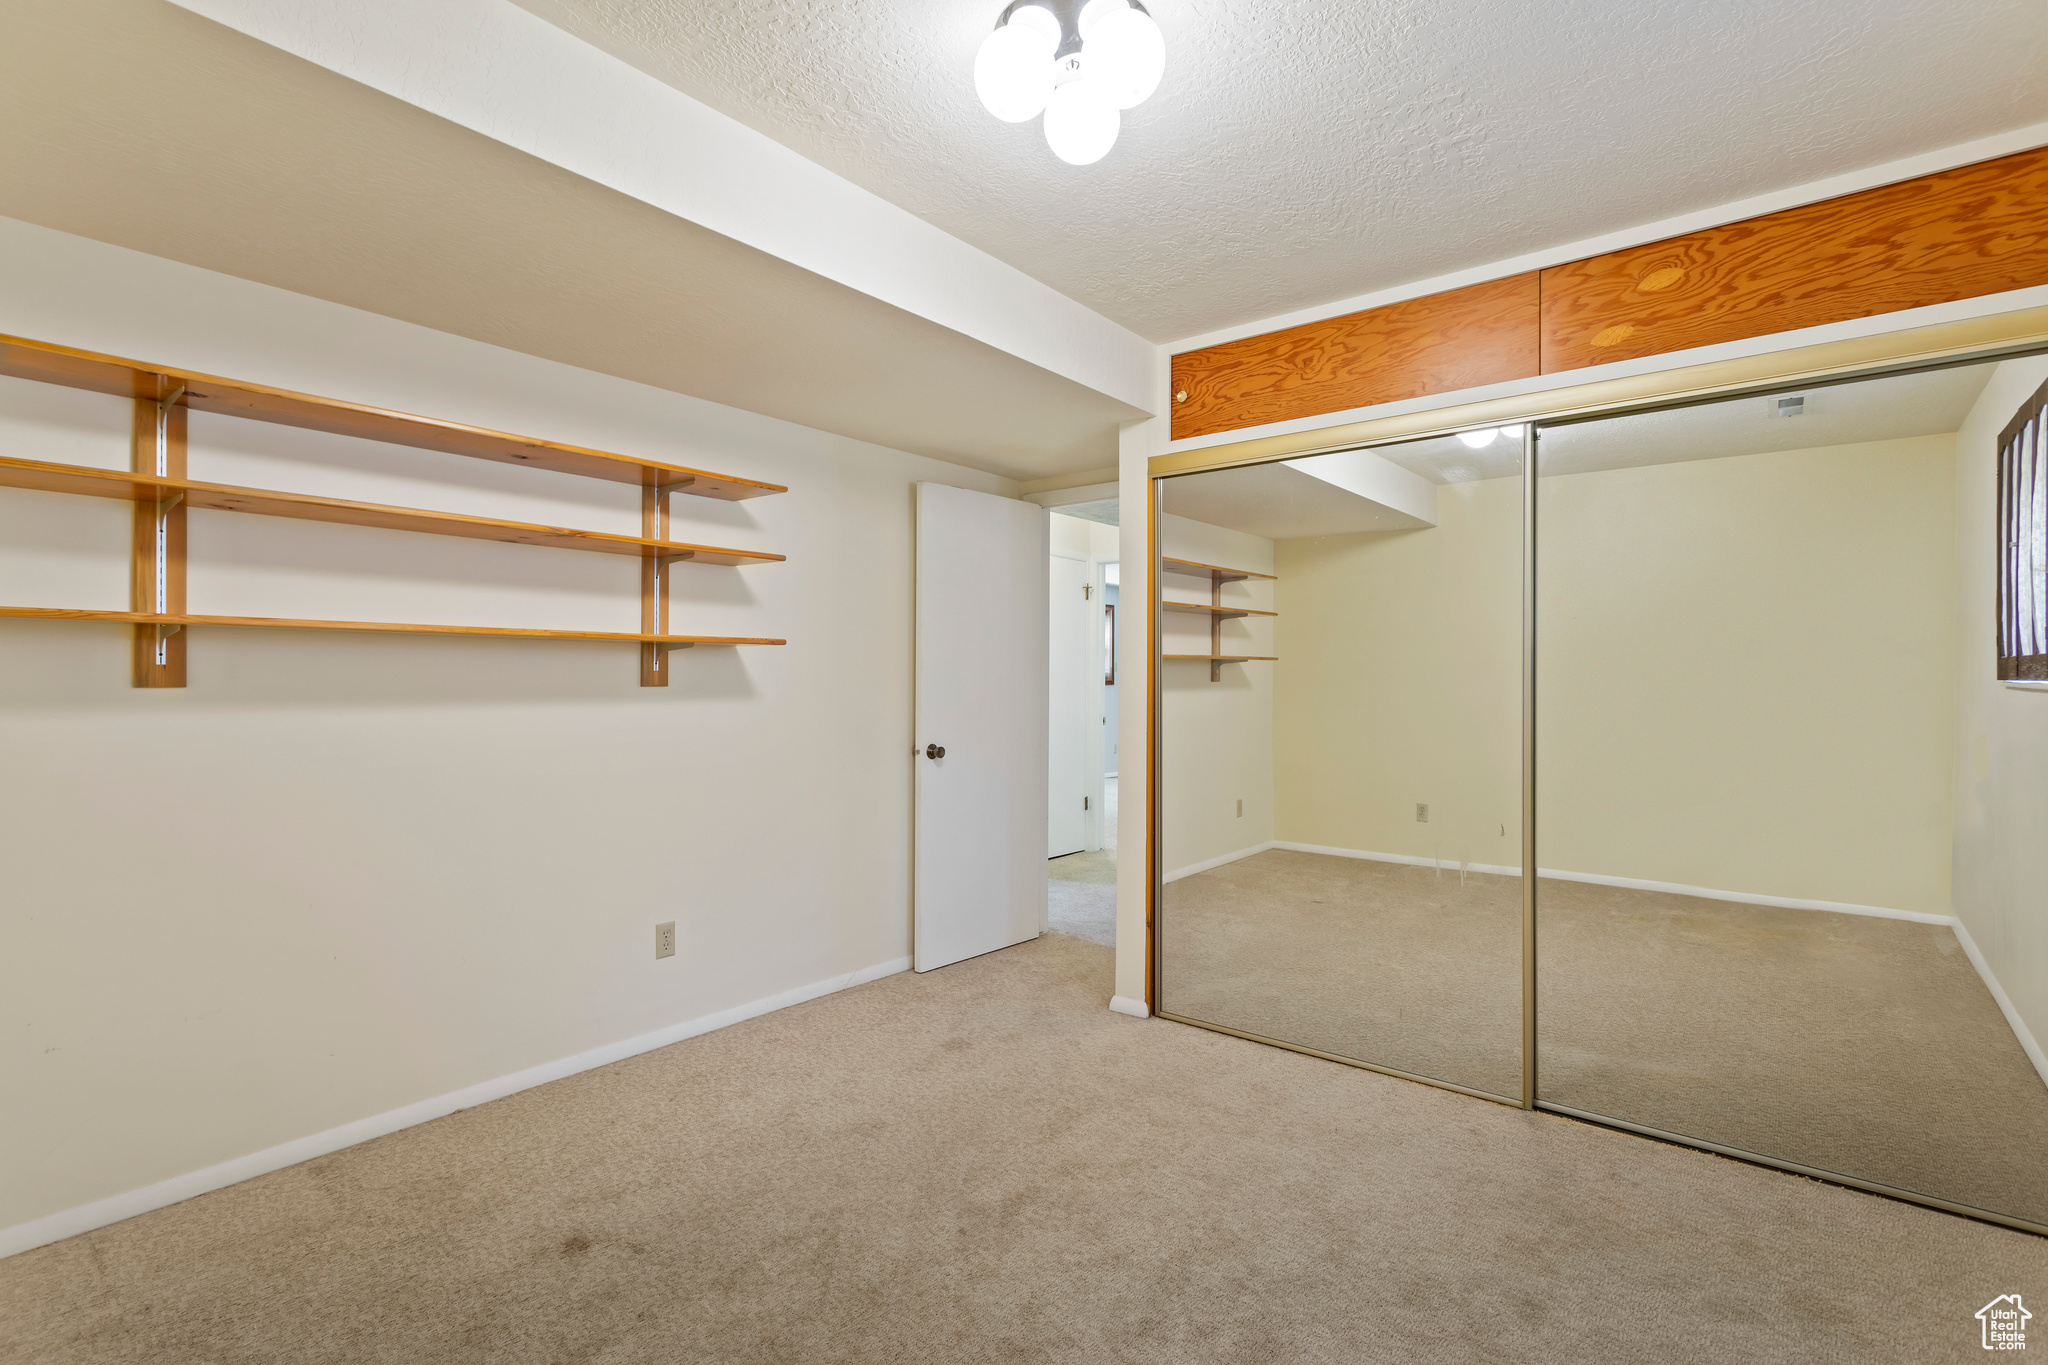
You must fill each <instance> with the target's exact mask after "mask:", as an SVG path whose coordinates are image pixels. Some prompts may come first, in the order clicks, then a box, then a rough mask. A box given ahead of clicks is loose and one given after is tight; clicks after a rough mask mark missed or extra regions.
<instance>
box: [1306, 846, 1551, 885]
mask: <svg viewBox="0 0 2048 1365" xmlns="http://www.w3.org/2000/svg"><path fill="white" fill-rule="evenodd" d="M1273 847H1274V848H1284V849H1286V850H1287V851H1288V852H1289V853H1325V854H1328V855H1329V856H1330V857H1332V858H1363V859H1365V860H1366V861H1367V862H1373V863H1402V864H1405V865H1406V866H1408V867H1434V868H1437V869H1438V870H1440V871H1443V872H1457V871H1460V870H1462V871H1465V872H1490V873H1492V874H1493V875H1495V876H1497V877H1519V876H1521V875H1522V869H1521V867H1520V865H1517V866H1514V867H1497V866H1495V865H1494V864H1492V863H1459V862H1454V861H1452V860H1450V859H1447V858H1418V857H1416V856H1415V855H1413V854H1410V853H1368V852H1366V851H1365V850H1364V849H1362V848H1332V847H1330V846H1329V845H1328V844H1297V843H1293V842H1291V841H1290V840H1286V839H1275V840H1274V841H1273Z"/></svg>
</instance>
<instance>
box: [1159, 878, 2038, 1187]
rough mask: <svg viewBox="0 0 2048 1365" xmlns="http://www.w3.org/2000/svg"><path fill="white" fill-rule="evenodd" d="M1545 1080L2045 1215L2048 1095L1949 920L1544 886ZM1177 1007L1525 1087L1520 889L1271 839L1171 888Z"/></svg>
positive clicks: (1718, 1133)
mask: <svg viewBox="0 0 2048 1365" xmlns="http://www.w3.org/2000/svg"><path fill="white" fill-rule="evenodd" d="M1538 906H1539V913H1540V916H1541V918H1540V921H1539V923H1540V930H1539V937H1538V945H1539V947H1538V961H1539V977H1538V981H1537V999H1538V1002H1539V1010H1538V1024H1539V1028H1540V1033H1539V1048H1540V1050H1539V1053H1538V1058H1539V1063H1540V1067H1539V1072H1538V1093H1539V1094H1540V1095H1541V1096H1542V1098H1544V1099H1546V1100H1549V1101H1551V1102H1553V1103H1557V1104H1563V1105H1568V1106H1570V1107H1572V1108H1574V1109H1579V1110H1583V1111H1586V1112H1589V1113H1595V1114H1600V1115H1603V1116H1606V1117H1609V1118H1616V1119H1622V1120H1625V1121H1627V1122H1631V1123H1638V1124H1642V1125H1644V1126H1646V1127H1651V1128H1657V1129H1661V1130H1663V1131H1666V1132H1672V1133H1682V1134H1686V1135H1688V1136H1692V1137H1699V1138H1705V1139H1707V1140H1708V1141H1711V1142H1717V1143H1720V1144H1723V1145H1725V1146H1729V1147H1735V1148H1739V1149H1741V1150H1743V1151H1749V1152H1756V1153H1760V1154H1763V1155H1768V1156H1774V1157H1777V1158H1779V1159H1781V1160H1788V1161H1795V1162H1798V1163H1800V1164H1802V1165H1807V1166H1812V1167H1816V1168H1818V1169H1821V1170H1828V1171H1834V1172H1838V1173H1842V1174H1846V1175H1853V1176H1857V1177H1860V1178H1862V1179H1866V1180H1873V1181H1877V1182H1880V1183H1883V1184H1887V1185H1891V1186H1894V1187H1897V1188H1902V1189H1910V1190H1916V1191H1920V1192H1922V1193H1927V1194H1932V1195H1935V1196H1938V1197H1940V1198H1943V1199H1948V1200H1952V1201H1954V1202H1957V1203H1961V1204H1967V1205H1971V1206H1973V1207H1977V1208H1984V1209H1991V1210H1995V1211H1997V1212H2001V1213H2005V1214H2009V1215H2014V1216H2018V1217H2023V1218H2027V1219H2030V1220H2033V1221H2037V1222H2043V1223H2048V1085H2044V1084H2043V1083H2042V1080H2041V1077H2040V1074H2039V1073H2038V1072H2037V1071H2035V1070H2034V1068H2033V1065H2032V1063H2030V1062H2029V1061H2028V1059H2027V1056H2026V1053H2025V1052H2024V1051H2023V1050H2022V1049H2021V1047H2020V1045H2019V1042H2018V1040H2017V1039H2016V1038H2015V1037H2014V1035H2013V1031H2012V1029H2011V1027H2010V1026H2009V1025H2008V1024H2007V1023H2006V1021H2005V1018H2004V1016H2003V1015H2002V1014H2001V1013H2000V1012H1999V1009H1998V1006H1997V1004H1996V1002H1995V1001H1994V1000H1993V999H1992V997H1991V993H1990V992H1989V991H1988V990H1987V989H1986V988H1985V986H1984V983H1983V981H1982V980H1981V979H1980V978H1979V977H1978V975H1977V973H1976V971H1975V970H1974V969H1973V968H1972V967H1971V965H1970V961H1969V959H1968V957H1966V956H1965V955H1964V953H1963V951H1962V948H1961V945H1960V944H1959V943H1958V942H1957V941H1956V937H1955V934H1954V933H1953V932H1952V931H1951V930H1949V929H1948V928H1946V927H1944V926H1940V925H1930V924H1917V923H1913V922H1911V921H1906V920H1894V919H1880V918H1876V917H1873V916H1866V915H1844V914H1836V913H1832V912H1826V911H1815V910H1781V909H1775V908H1771V907H1765V906H1754V905H1741V904H1736V903H1732V902H1728V901H1717V900H1706V899H1702V898H1699V897H1694V896H1676V895H1668V894H1663V893H1658V892H1647V891H1632V890H1627V889H1625V888H1620V887H1609V886H1594V885H1589V884H1587V883H1584V882H1569V881H1559V880H1552V879H1549V878H1546V879H1544V881H1543V882H1542V883H1541V888H1540V896H1539V900H1538ZM1161 934H1162V944H1163V950H1164V954H1165V956H1164V972H1163V979H1164V1005H1165V1007H1166V1008H1167V1009H1168V1010H1170V1011H1171V1012H1173V1013H1176V1014H1182V1015H1185V1016H1187V1017H1189V1018H1197V1019H1206V1020H1208V1021H1210V1022H1212V1023H1219V1024H1225V1025H1228V1026H1230V1027H1232V1028H1238V1029H1243V1030H1244V1031H1246V1032H1249V1033H1257V1034H1260V1035H1262V1036H1265V1037H1270V1038H1279V1039H1283V1040H1285V1041H1288V1042H1293V1043H1299V1044H1303V1045H1306V1046H1309V1047H1314V1048H1316V1049H1318V1050H1320V1051H1324V1052H1331V1053H1336V1054H1338V1055H1341V1056H1348V1057H1357V1058H1360V1059H1362V1060H1366V1061H1371V1062H1375V1063H1378V1064H1381V1065H1385V1066H1393V1067H1397V1068H1399V1069H1401V1070H1403V1071H1408V1072H1411V1073H1414V1074H1417V1075H1427V1076H1434V1077H1437V1078H1439V1079H1445V1080H1450V1081H1452V1082H1455V1083H1457V1084H1461V1085H1466V1086H1469V1087H1471V1088H1473V1089H1478V1090H1486V1091H1490V1092H1493V1093H1496V1094H1502V1095H1514V1094H1517V1093H1519V1088H1520V1066H1521V980H1520V971H1521V967H1520V963H1521V880H1520V879H1519V878H1516V877H1503V876H1489V875H1485V874H1468V875H1467V876H1465V877H1463V878H1462V879H1461V878H1460V877H1459V876H1458V874H1457V873H1456V872H1455V871H1451V872H1443V873H1438V872H1436V871H1435V870H1434V869H1432V868H1427V867H1410V866H1406V865H1403V864H1398V863H1383V862H1372V861H1367V860H1363V859H1355V858H1338V857H1331V856H1328V855H1324V854H1314V853H1296V852H1290V851H1286V850H1280V849H1275V850H1271V851H1268V852H1265V853H1261V854H1257V855H1255V856H1253V857H1251V858H1246V859H1242V860H1240V861H1238V862H1235V863H1229V864H1226V865H1224V866H1223V867H1219V868H1215V869H1212V870H1211V871H1208V872H1204V873H1200V874H1198V875H1196V876H1193V877H1188V878H1184V879H1182V880H1180V881H1177V882H1173V883H1170V884H1168V886H1167V887H1166V898H1165V913H1164V914H1163V916H1162V927H1161Z"/></svg>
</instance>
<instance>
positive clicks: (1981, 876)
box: [1955, 356, 2048, 1074]
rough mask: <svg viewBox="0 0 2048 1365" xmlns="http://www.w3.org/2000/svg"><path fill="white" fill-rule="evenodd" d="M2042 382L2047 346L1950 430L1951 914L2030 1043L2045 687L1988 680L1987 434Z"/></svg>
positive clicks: (2038, 950)
mask: <svg viewBox="0 0 2048 1365" xmlns="http://www.w3.org/2000/svg"><path fill="white" fill-rule="evenodd" d="M2044 380H2048V356H2032V357H2029V358H2027V359H2025V360H2008V361H2006V362H2004V363H2003V364H2001V365H2000V366H1999V367H1998V368H1997V369H1996V370H1995V371H1993V372H1992V376H1991V381H1990V382H1989V383H1988V384H1986V385H1985V386H1984V392H1983V395H1982V396H1981V397H1979V398H1978V400H1977V405H1976V407H1974V408H1973V409H1971V411H1970V415H1969V417H1968V418H1967V419H1966V420H1965V421H1964V423H1963V426H1962V430H1961V431H1960V432H1958V433H1957V436H1956V509H1957V523H1956V524H1957V533H1956V541H1957V549H1958V552H1959V555H1960V563H1961V572H1960V574H1959V576H1958V582H1957V585H1956V588H1957V594H1958V596H1957V615H1958V617H1959V619H1960V621H1961V623H1962V628H1961V631H1960V632H1959V638H1958V655H1959V665H1960V672H1959V673H1958V675H1957V679H1956V697H1957V707H1956V711H1957V717H1956V720H1957V724H1956V745H1955V793H1956V795H1955V912H1956V917H1957V918H1958V919H1960V920H1962V922H1963V924H1964V926H1965V927H1966V928H1968V929H1969V931H1970V936H1971V937H1972V938H1973V939H1975V940H1976V943H1977V946H1978V948H1979V949H1980V950H1981V951H1982V952H1983V954H1984V959H1985V962H1986V965H1988V966H1989V967H1990V969H1991V973H1992V975H1993V976H1995V977H1996V978H1997V979H1998V982H1999V984H2000V985H2001V986H2002V987H2004V989H2005V992H2006V994H2007V996H2008V997H2010V999H2011V1002H2012V1006H2013V1009H2014V1011H2015V1012H2016V1013H2018V1015H2019V1016H2020V1018H2021V1019H2022V1020H2023V1021H2024V1023H2025V1025H2026V1027H2027V1029H2028V1030H2029V1032H2031V1033H2032V1034H2033V1037H2034V1039H2035V1040H2036V1043H2037V1046H2038V1045H2039V1044H2040V1043H2041V1042H2048V690H2040V689H2023V688H2016V687H2007V686H2005V685H2004V684H2003V683H2001V682H1999V681H1998V677H1997V656H1996V649H1995V644H1994V641H1995V639H1996V636H1995V635H1994V633H1993V622H1994V613H1995V609H1996V608H1995V602H1996V587H1995V585H1996V579H1995V577H1994V574H1993V569H1994V564H1995V554H1994V547H1995V546H1996V545H1997V535H1998V532H1997V524H1996V523H1997V501H1996V490H1997V486H1998V485H1997V477H1998V451H1997V441H1998V433H1999V431H2000V430H2001V429H2002V428H2003V427H2004V426H2005V424H2006V423H2007V422H2008V421H2010V420H2011V419H2012V415H2013V414H2014V413H2015V412H2017V411H2018V410H2019V406H2020V404H2021V403H2022V402H2023V401H2024V400H2025V399H2026V398H2027V396H2028V395H2030V394H2031V393H2033V392H2034V390H2035V389H2037V388H2039V387H2040V385H2041V383H2042V382H2043V381H2044ZM2035 1060H2036V1065H2040V1060H2041V1059H2040V1057H2039V1055H2038V1054H2037V1055H2036V1059H2035ZM2044 1074H2048V1073H2044Z"/></svg>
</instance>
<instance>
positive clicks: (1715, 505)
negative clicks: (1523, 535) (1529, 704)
mask: <svg viewBox="0 0 2048 1365" xmlns="http://www.w3.org/2000/svg"><path fill="white" fill-rule="evenodd" d="M2044 379H2048V360H2043V359H2028V360H2014V361H2005V362H2000V363H1993V364H1984V365H1976V366H1967V367H1958V368H1951V369H1943V370H1935V371H1927V372H1921V373H1915V374H1901V375H1895V376H1891V377H1885V378H1875V379H1869V380H1865V381H1861V382H1855V383H1843V384H1836V385H1833V386H1828V387H1815V388H1807V389H1793V390H1788V391H1785V392H1781V393H1773V394H1767V395H1757V396H1751V397H1744V398H1741V399H1736V400H1730V401H1724V402H1715V403H1708V404H1702V405H1697V406H1691V407H1684V408H1676V409H1671V410H1667V411H1659V412H1649V413H1642V414H1637V415H1631V416H1624V417H1618V418H1610V419H1605V420H1597V421H1587V422H1582V423H1578V424H1573V425H1562V426H1546V427H1544V428H1543V429H1542V431H1541V432H1540V435H1539V445H1538V462H1539V471H1540V476H1541V477H1540V479H1539V481H1538V488H1537V522H1536V524H1537V528H1538V529H1537V584H1538V612H1537V618H1536V619H1537V630H1536V642H1537V661H1538V663H1537V692H1536V695H1537V704H1538V716H1539V722H1538V734H1537V745H1536V751H1537V755H1538V758H1537V778H1538V782H1537V787H1538V796H1537V805H1536V810H1537V818H1536V829H1537V844H1538V858H1539V863H1540V866H1541V868H1542V873H1541V876H1540V878H1539V881H1538V897H1537V902H1538V925H1539V938H1538V943H1539V949H1538V956H1539V973H1538V982H1539V985H1538V992H1537V998H1538V1002H1539V1005H1538V1013H1539V1046H1538V1095H1539V1098H1540V1100H1541V1102H1542V1103H1543V1104H1544V1105H1545V1106H1546V1107H1556V1108H1560V1109H1564V1110H1566V1111H1569V1112H1573V1113H1578V1114H1582V1115H1587V1116H1597V1117H1599V1118H1601V1119H1604V1120H1607V1121H1611V1122H1618V1123H1622V1124H1625V1125H1629V1126H1633V1127H1637V1128H1641V1129H1644V1130H1647V1131H1650V1132H1655V1133H1664V1134H1671V1135H1676V1136H1680V1137H1683V1138H1686V1139H1689V1140H1693V1141H1697V1142H1703V1143H1707V1144H1711V1145H1714V1146H1718V1147H1721V1148H1725V1149H1727V1150H1729V1151H1732V1152H1738V1153H1749V1154H1755V1155H1759V1156H1764V1157H1768V1158H1772V1159H1774V1160H1776V1161H1779V1162H1784V1163H1788V1164H1792V1165H1795V1166H1800V1167H1806V1168H1811V1169H1813V1170H1816V1171H1819V1172H1825V1173H1828V1174H1831V1175H1835V1176H1841V1177H1847V1178H1849V1179H1851V1180H1854V1181H1862V1182H1868V1183H1870V1184H1873V1185H1877V1186H1882V1187H1887V1188H1892V1189H1897V1190H1904V1191H1911V1192H1915V1193H1917V1194H1920V1195H1924V1196H1928V1197H1931V1198H1934V1199H1938V1200H1942V1201H1946V1202H1949V1203H1952V1204H1954V1205H1958V1206H1962V1207H1966V1208H1972V1209H1980V1210H1987V1211H1991V1212H1994V1213H1999V1214H2004V1215H2007V1216H2011V1217H2016V1218H2022V1219H2026V1220H2030V1221H2033V1222H2037V1223H2048V1084H2044V1082H2043V1073H2042V1070H2041V1069H2040V1064H2041V1060H2042V1059H2041V1057H2040V1055H2039V1049H2038V1047H2035V1048H2033V1049H2032V1055H2030V1052H2029V1047H2030V1044H2031V1043H2032V1041H2033V1039H2032V1033H2031V1031H2030V1030H2029V1028H2028V1027H2027V1024H2026V1012H2027V1011H2028V1010H2030V1009H2031V1011H2032V1012H2033V1014H2034V1017H2035V1018H2036V1019H2039V1018H2041V1017H2042V1012H2043V1007H2044V1006H2048V852H2044V850H2048V823H2044V820H2048V761H2044V760H2048V714H2044V713H2048V705H2044V704H2048V696H2041V695H2022V694H2020V693H2019V692H2017V691H2016V690H2014V689H2009V688H2007V687H2005V686H2003V685H2002V684H2001V682H2000V680H1999V678H1998V668H1997V660H1996V652H1995V650H1994V639H1995V637H1996V632H1995V631H1994V629H1993V613H1994V610H1995V608H1996V605H1997V603H1998V601H1999V592H1998V591H1997V586H1996V583H1995V581H1994V565H1996V564H1998V563H1999V562H2001V532H2000V530H1999V528H1998V526H1997V525H1996V524H1995V523H1996V519H1997V514H1998V508H1999V506H2000V494H1999V479H1998V473H1997V463H1998V460H1997V449H1996V447H1997V446H1998V444H1999V433H2000V432H2001V430H2002V429H2003V428H2004V427H2005V426H2006V425H2007V423H2008V420H2009V419H2010V418H2011V417H2012V415H2013V413H2014V410H2015V408H2016V406H2017V405H2019V404H2020V403H2021V400H2022V399H2023V398H2025V397H2026V395H2027V394H2029V393H2031V392H2032V391H2034V390H2035V389H2036V388H2037V386H2039V385H2040V384H2041V383H2042V382H2043V380H2044ZM2006 492H2007V494H2008V496H2010V495H2011V494H2012V493H2013V492H2014V490H2012V489H2008V490H2006ZM2021 496H2024V492H2023V490H2022V491H2021ZM2030 726H2031V727H2033V728H2032V729H2031V731H2029V732H2028V734H2029V736H2030V737H2024V736H2022V735H2020V734H2019V733H2018V731H2024V730H2027V727H2030ZM1995 736H1998V737H2001V738H1999V739H1998V740H1996V742H1994V737H1995ZM2008 736H2009V738H2010V742H2008V739H2007V738H2005V737H2008ZM2022 740H2024V742H2022ZM2029 754H2031V756H2032V758H2031V761H2030V760H2029V758H2028V755H2029Z"/></svg>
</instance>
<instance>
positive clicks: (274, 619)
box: [0, 607, 789, 648]
mask: <svg viewBox="0 0 2048 1365" xmlns="http://www.w3.org/2000/svg"><path fill="white" fill-rule="evenodd" d="M0 618H11V619H14V620H25V621H131V622H134V623H135V624H137V625H139V626H144V627H148V626H153V625H170V626H244V627H253V628H258V629H267V630H353V631H365V632H369V633H372V634H382V635H486V636H494V637H500V638H505V639H517V640H610V641H617V642H623V643H628V644H637V643H640V642H643V641H651V642H653V643H655V644H658V645H664V646H670V647H677V648H680V647H683V646H688V645H785V644H788V643H789V641H787V640H771V639H767V638H762V637H755V636H740V635H648V634H645V633H641V632H627V631H609V630H525V629H519V628H515V627H509V626H426V625H408V624H404V623H401V622H393V621H310V620H308V621H302V620H296V619H293V618H289V617H282V616H192V615H186V614H183V613H177V614H166V615H157V614H155V613H152V612H146V611H96V610H89V609H82V608H71V607H0ZM171 638H173V639H177V638H178V636H173V637H171Z"/></svg>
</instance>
